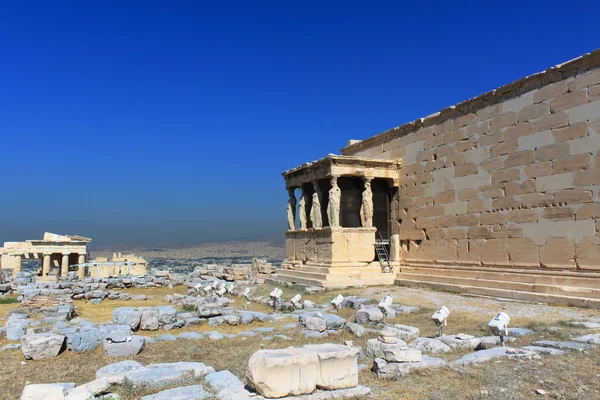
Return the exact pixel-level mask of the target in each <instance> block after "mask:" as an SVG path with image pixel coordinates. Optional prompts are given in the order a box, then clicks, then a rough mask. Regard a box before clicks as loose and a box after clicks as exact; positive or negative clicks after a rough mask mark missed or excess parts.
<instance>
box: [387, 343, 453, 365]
mask: <svg viewBox="0 0 600 400" xmlns="http://www.w3.org/2000/svg"><path fill="white" fill-rule="evenodd" d="M408 348H410V349H417V350H421V351H422V352H423V353H428V354H436V353H450V352H451V351H452V349H451V348H450V346H448V345H447V344H445V343H444V342H442V341H440V340H438V339H430V338H423V337H420V338H416V339H415V340H414V341H413V342H412V343H410V344H409V345H408ZM388 361H389V360H388Z"/></svg>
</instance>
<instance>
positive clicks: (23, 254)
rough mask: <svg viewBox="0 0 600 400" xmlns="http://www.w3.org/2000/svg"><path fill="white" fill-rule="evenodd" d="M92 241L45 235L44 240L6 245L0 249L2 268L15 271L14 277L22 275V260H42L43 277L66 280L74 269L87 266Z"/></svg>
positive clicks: (76, 237)
mask: <svg viewBox="0 0 600 400" xmlns="http://www.w3.org/2000/svg"><path fill="white" fill-rule="evenodd" d="M91 240H92V239H90V238H86V237H83V236H72V235H57V234H54V233H49V232H46V233H44V239H42V240H27V241H25V242H5V243H4V247H2V248H0V254H1V255H2V263H1V267H2V268H10V269H12V271H13V276H15V275H16V274H18V273H19V272H21V263H22V260H23V259H39V260H41V264H42V276H43V277H45V276H67V274H68V273H69V268H70V267H71V266H72V265H74V264H78V263H84V262H85V260H86V258H87V255H88V249H87V246H88V244H89V243H90V242H91Z"/></svg>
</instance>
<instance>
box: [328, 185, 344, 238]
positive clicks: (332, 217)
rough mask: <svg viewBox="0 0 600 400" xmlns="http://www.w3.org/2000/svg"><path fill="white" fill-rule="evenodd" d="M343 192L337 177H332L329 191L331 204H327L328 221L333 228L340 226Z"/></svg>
mask: <svg viewBox="0 0 600 400" xmlns="http://www.w3.org/2000/svg"><path fill="white" fill-rule="evenodd" d="M341 199H342V191H341V190H340V188H339V186H338V184H337V176H332V177H331V189H329V203H327V219H328V220H329V226H330V227H332V228H335V227H338V226H340V205H341V201H342V200H341Z"/></svg>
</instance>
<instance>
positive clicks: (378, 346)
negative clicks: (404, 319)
mask: <svg viewBox="0 0 600 400" xmlns="http://www.w3.org/2000/svg"><path fill="white" fill-rule="evenodd" d="M384 346H386V347H388V348H398V349H402V348H405V347H406V343H405V342H404V341H403V340H401V339H398V342H397V343H395V344H384V343H382V342H381V341H379V340H378V339H369V340H367V348H366V349H365V355H366V356H367V357H371V358H384V352H383V347H384Z"/></svg>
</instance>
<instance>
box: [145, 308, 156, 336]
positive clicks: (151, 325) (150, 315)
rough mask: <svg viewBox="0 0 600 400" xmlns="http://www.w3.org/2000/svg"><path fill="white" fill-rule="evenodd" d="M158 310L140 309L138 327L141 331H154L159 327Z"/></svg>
mask: <svg viewBox="0 0 600 400" xmlns="http://www.w3.org/2000/svg"><path fill="white" fill-rule="evenodd" d="M158 316H159V313H158V310H154V309H150V310H144V311H142V316H141V319H140V329H141V330H143V331H155V330H158V328H159V321H158Z"/></svg>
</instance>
